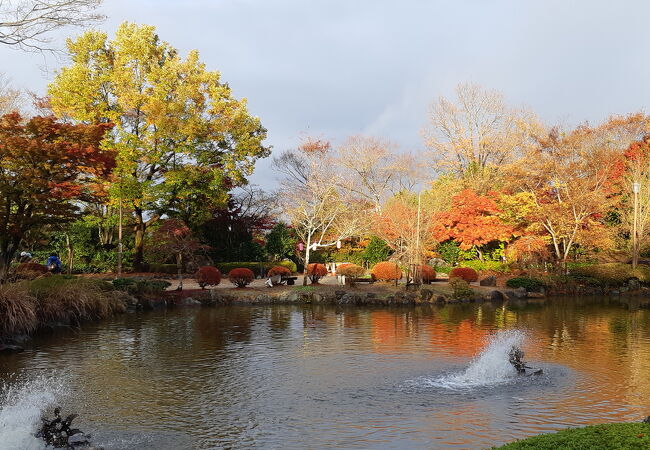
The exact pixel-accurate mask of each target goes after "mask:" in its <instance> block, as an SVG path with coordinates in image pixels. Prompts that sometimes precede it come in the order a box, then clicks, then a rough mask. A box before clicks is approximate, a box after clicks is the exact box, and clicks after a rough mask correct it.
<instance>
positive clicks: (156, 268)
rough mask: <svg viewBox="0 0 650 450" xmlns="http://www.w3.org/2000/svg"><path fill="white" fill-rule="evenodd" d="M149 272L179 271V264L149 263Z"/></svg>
mask: <svg viewBox="0 0 650 450" xmlns="http://www.w3.org/2000/svg"><path fill="white" fill-rule="evenodd" d="M148 272H152V273H167V274H174V273H178V266H177V265H176V264H149V265H148Z"/></svg>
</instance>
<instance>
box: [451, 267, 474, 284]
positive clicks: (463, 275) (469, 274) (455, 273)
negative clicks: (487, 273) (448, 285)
mask: <svg viewBox="0 0 650 450" xmlns="http://www.w3.org/2000/svg"><path fill="white" fill-rule="evenodd" d="M452 278H460V279H461V280H465V281H467V282H468V283H472V282H474V281H478V272H476V270H474V269H472V268H470V267H456V268H454V269H452V270H451V272H449V279H450V280H451V279H452Z"/></svg>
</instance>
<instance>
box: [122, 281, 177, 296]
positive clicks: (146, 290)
mask: <svg viewBox="0 0 650 450" xmlns="http://www.w3.org/2000/svg"><path fill="white" fill-rule="evenodd" d="M113 286H114V287H115V289H119V290H120V291H125V292H128V293H129V294H131V295H136V296H138V295H160V294H162V293H163V292H165V290H166V289H167V288H168V287H169V286H171V283H170V282H168V281H164V280H148V279H146V278H117V279H115V280H113Z"/></svg>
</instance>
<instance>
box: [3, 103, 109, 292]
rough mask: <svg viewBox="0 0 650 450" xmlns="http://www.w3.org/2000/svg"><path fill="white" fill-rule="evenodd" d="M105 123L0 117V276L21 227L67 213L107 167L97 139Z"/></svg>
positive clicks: (89, 192) (17, 244)
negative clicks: (78, 123) (67, 122)
mask: <svg viewBox="0 0 650 450" xmlns="http://www.w3.org/2000/svg"><path fill="white" fill-rule="evenodd" d="M110 128H111V125H110V124H100V125H71V124H66V123H61V122H58V121H57V120H56V119H55V118H54V117H40V116H39V117H33V118H31V119H28V120H26V119H24V118H23V117H22V116H21V115H20V114H18V113H12V114H7V115H4V116H1V117H0V211H1V212H0V281H1V280H2V279H4V276H5V275H6V271H7V269H8V267H9V263H10V261H11V260H12V258H13V256H14V255H15V253H16V251H17V250H18V249H19V248H20V245H21V244H22V242H23V239H24V238H25V235H26V233H27V232H29V231H30V230H33V229H37V228H39V227H42V226H45V225H49V224H55V223H61V222H64V221H67V220H70V219H72V218H73V217H74V215H75V213H76V212H77V210H78V206H77V204H76V203H75V201H77V200H85V199H88V198H90V197H92V195H93V193H94V185H95V184H94V183H95V181H96V180H97V178H98V177H100V176H106V175H107V174H108V173H109V172H110V171H111V169H112V168H113V166H114V165H115V158H114V154H113V153H112V152H110V151H107V150H104V149H101V148H100V145H99V144H100V141H101V140H102V138H103V137H104V134H105V133H106V131H107V130H109V129H110Z"/></svg>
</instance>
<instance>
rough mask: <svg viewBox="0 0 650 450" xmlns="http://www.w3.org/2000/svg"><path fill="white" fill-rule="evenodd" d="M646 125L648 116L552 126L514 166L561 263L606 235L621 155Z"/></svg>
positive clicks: (518, 182) (518, 181)
mask: <svg viewBox="0 0 650 450" xmlns="http://www.w3.org/2000/svg"><path fill="white" fill-rule="evenodd" d="M647 124H648V119H647V118H646V117H644V116H643V115H641V114H634V115H629V116H625V117H612V118H610V119H609V120H608V121H606V122H605V123H603V124H602V125H600V126H598V127H590V126H587V125H581V126H579V127H577V128H575V129H573V130H570V131H566V132H562V131H561V130H560V129H559V128H553V129H551V130H550V131H549V132H548V134H547V135H545V136H541V137H539V138H537V140H538V145H537V147H536V148H535V149H532V150H531V151H530V152H529V153H528V154H527V155H526V156H525V157H524V158H523V159H522V160H521V161H520V162H519V163H518V164H516V165H514V166H513V167H512V168H511V170H510V172H511V174H512V180H513V181H514V183H515V184H516V185H517V186H518V189H519V190H520V191H523V192H528V193H529V194H530V195H532V196H533V198H534V201H535V205H536V209H535V211H534V213H533V214H532V219H533V220H535V221H537V222H538V223H539V224H541V226H542V227H543V229H544V232H545V233H546V234H547V235H548V236H549V237H550V240H551V243H552V246H553V250H554V254H555V257H556V259H557V260H558V261H565V260H566V259H567V257H568V256H569V254H570V252H571V250H572V249H573V247H574V246H575V245H576V244H581V243H582V244H593V243H594V237H595V236H601V233H602V230H603V228H604V217H605V215H606V213H607V211H609V210H610V209H611V207H612V206H613V205H614V204H615V203H616V197H617V183H618V180H619V179H620V177H621V175H622V172H623V165H622V164H621V155H622V153H623V151H624V149H626V148H628V147H629V145H630V143H632V142H634V141H636V140H638V139H640V137H641V136H642V135H643V134H644V133H645V130H646V129H647ZM598 240H600V241H601V242H602V239H598Z"/></svg>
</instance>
